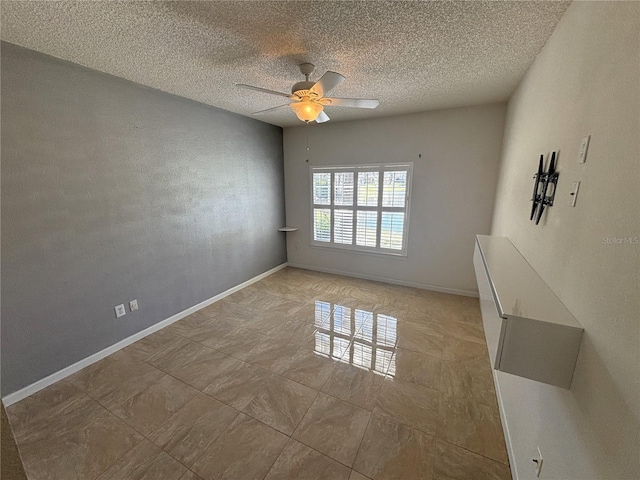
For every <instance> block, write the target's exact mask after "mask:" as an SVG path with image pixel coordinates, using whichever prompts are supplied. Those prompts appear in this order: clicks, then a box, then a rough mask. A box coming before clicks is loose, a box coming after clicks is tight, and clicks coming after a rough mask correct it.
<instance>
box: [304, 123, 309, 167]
mask: <svg viewBox="0 0 640 480" xmlns="http://www.w3.org/2000/svg"><path fill="white" fill-rule="evenodd" d="M305 130H306V131H307V160H306V162H307V163H309V124H308V123H307V124H306V125H305Z"/></svg>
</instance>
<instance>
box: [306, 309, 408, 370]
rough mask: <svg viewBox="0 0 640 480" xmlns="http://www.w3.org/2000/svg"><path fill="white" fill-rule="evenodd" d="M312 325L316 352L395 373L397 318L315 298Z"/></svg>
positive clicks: (358, 365)
mask: <svg viewBox="0 0 640 480" xmlns="http://www.w3.org/2000/svg"><path fill="white" fill-rule="evenodd" d="M315 326H316V329H317V330H316V332H315V353H317V354H318V355H322V356H325V357H328V358H332V359H335V360H339V361H341V362H345V363H349V364H351V365H354V366H356V367H358V368H364V369H366V370H371V371H373V372H376V373H379V374H381V375H384V374H387V375H390V376H394V375H395V371H396V367H395V356H394V352H395V346H396V341H397V337H398V335H397V333H398V320H397V318H395V317H392V316H390V315H384V314H381V313H374V312H369V311H366V310H360V309H357V308H354V309H352V308H349V307H345V306H343V305H333V304H331V303H330V302H323V301H316V307H315Z"/></svg>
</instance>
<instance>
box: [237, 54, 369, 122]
mask: <svg viewBox="0 0 640 480" xmlns="http://www.w3.org/2000/svg"><path fill="white" fill-rule="evenodd" d="M314 68H315V67H314V65H312V64H311V63H303V64H301V65H300V73H302V74H303V75H304V76H305V80H304V81H303V82H298V83H296V84H294V85H293V87H291V93H290V94H289V93H282V92H276V91H274V90H267V89H266V88H260V87H254V86H252V85H244V84H237V85H236V86H238V87H240V88H247V89H249V90H256V91H258V92H263V93H269V94H271V95H278V96H280V97H286V98H288V99H289V100H291V101H290V102H289V103H285V104H284V105H278V106H277V107H273V108H267V109H266V110H260V111H259V112H255V113H254V115H258V114H261V113H267V112H273V111H274V110H278V109H280V108H285V107H291V110H293V111H294V113H295V114H296V115H297V116H298V118H299V119H300V120H302V121H303V122H306V123H309V122H313V121H314V120H315V121H316V123H323V122H326V121H328V120H329V116H328V115H327V114H326V113H325V112H324V107H353V108H376V107H377V106H378V105H379V104H380V102H379V101H378V100H372V99H365V98H333V97H325V95H326V94H327V93H329V92H330V91H331V90H333V89H334V88H335V87H337V86H338V85H340V84H341V83H342V82H343V81H344V79H345V78H344V77H343V76H342V75H340V74H339V73H336V72H326V73H325V74H324V75H322V77H320V80H318V81H317V82H311V81H309V75H311V74H312V73H313V70H314Z"/></svg>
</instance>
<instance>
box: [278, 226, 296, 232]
mask: <svg viewBox="0 0 640 480" xmlns="http://www.w3.org/2000/svg"><path fill="white" fill-rule="evenodd" d="M296 230H298V228H297V227H282V228H279V229H278V231H279V232H295V231H296Z"/></svg>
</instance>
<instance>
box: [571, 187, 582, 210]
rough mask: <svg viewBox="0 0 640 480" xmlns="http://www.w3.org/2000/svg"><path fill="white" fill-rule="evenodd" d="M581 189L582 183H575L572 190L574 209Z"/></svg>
mask: <svg viewBox="0 0 640 480" xmlns="http://www.w3.org/2000/svg"><path fill="white" fill-rule="evenodd" d="M579 189H580V182H573V190H571V193H570V194H569V195H571V203H570V205H571V206H572V207H575V206H576V200H577V198H578V190H579Z"/></svg>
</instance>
